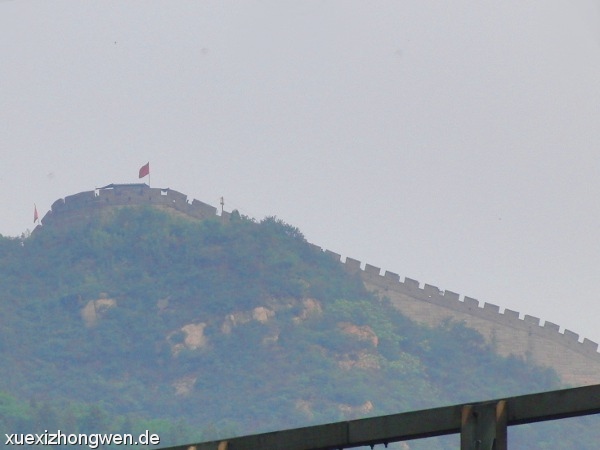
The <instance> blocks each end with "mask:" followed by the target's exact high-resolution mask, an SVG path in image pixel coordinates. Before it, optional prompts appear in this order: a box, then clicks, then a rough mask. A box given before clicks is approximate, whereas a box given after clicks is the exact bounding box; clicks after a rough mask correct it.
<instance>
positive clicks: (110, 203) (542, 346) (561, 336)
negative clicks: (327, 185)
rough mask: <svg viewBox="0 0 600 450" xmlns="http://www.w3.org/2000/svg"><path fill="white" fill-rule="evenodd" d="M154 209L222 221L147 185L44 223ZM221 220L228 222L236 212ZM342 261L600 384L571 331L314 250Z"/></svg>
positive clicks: (413, 305)
mask: <svg viewBox="0 0 600 450" xmlns="http://www.w3.org/2000/svg"><path fill="white" fill-rule="evenodd" d="M141 205H146V206H147V205H151V206H156V207H159V208H169V209H174V210H175V211H178V212H179V213H182V214H185V215H187V216H189V217H192V218H196V219H200V220H202V219H208V218H210V217H215V216H218V211H217V208H215V207H214V206H210V205H208V204H206V203H203V202H201V201H198V200H195V199H194V200H192V201H190V200H188V197H187V196H186V195H184V194H182V193H180V192H177V191H174V190H172V189H161V188H150V187H149V186H147V185H146V184H130V185H128V184H111V185H108V186H105V187H103V188H98V189H95V190H94V191H87V192H81V193H79V194H75V195H71V196H68V197H65V198H64V199H59V200H57V201H56V202H54V203H53V204H52V207H51V211H49V212H48V213H47V214H46V215H45V216H44V218H43V219H42V224H43V226H47V225H51V224H53V223H56V222H60V223H69V222H71V221H76V220H78V219H79V218H81V217H89V216H90V215H93V214H94V213H95V212H98V211H101V210H102V209H103V208H106V207H120V206H141ZM220 217H221V218H222V219H223V220H228V219H229V217H230V213H228V212H225V211H224V212H223V213H222V214H221V215H220ZM313 247H315V248H316V249H318V250H319V251H325V253H327V254H329V255H330V256H331V257H333V258H335V259H337V260H338V261H340V263H342V264H343V265H344V267H345V268H346V269H347V270H348V271H350V272H353V273H357V274H359V275H360V277H361V278H362V280H363V282H364V284H365V286H366V287H367V289H369V290H370V291H372V292H374V293H376V294H377V295H379V296H381V297H385V298H388V299H389V300H390V301H391V302H392V303H393V304H394V306H395V307H397V308H398V309H399V310H400V311H401V312H402V313H403V314H404V315H406V316H408V317H409V318H411V319H413V320H415V321H416V322H419V323H422V324H425V325H428V326H437V325H439V324H441V323H443V322H444V321H447V320H450V321H458V322H463V323H464V324H465V325H466V326H468V327H471V328H474V329H475V330H477V331H478V332H480V333H481V334H482V335H483V336H484V338H485V339H486V341H487V342H488V343H490V344H491V345H492V346H493V348H494V349H495V350H496V351H497V352H498V353H499V354H501V355H504V356H507V355H515V356H517V357H521V358H525V359H527V360H529V361H531V362H533V363H535V364H537V365H541V366H545V367H551V368H553V369H554V370H555V371H556V372H557V373H558V375H559V376H560V377H561V379H562V381H563V382H564V383H565V384H567V385H571V386H576V385H588V384H595V383H600V353H598V344H596V343H595V342H592V341H590V340H589V339H583V341H582V342H580V341H579V335H578V334H576V333H574V332H572V331H570V330H564V331H563V332H562V333H561V331H560V327H559V325H556V324H554V323H551V322H544V323H543V324H542V323H541V320H540V319H539V318H537V317H533V316H530V315H524V316H523V318H521V315H520V314H519V313H518V312H517V311H511V310H509V309H504V310H503V311H501V310H500V307H498V306H496V305H492V304H490V303H483V305H481V304H480V303H479V301H478V300H476V299H473V298H470V297H466V296H464V297H462V298H461V297H460V295H459V294H456V293H454V292H450V291H441V290H440V289H438V288H437V287H435V286H431V285H428V284H425V285H424V286H423V287H420V285H419V282H418V281H415V280H412V279H410V278H404V280H403V281H402V280H401V279H400V276H399V275H398V274H395V273H392V272H388V271H385V272H384V273H383V274H382V273H381V272H382V271H381V269H380V268H378V267H375V266H372V265H370V264H365V265H364V266H362V264H361V262H360V261H357V260H355V259H352V258H349V257H346V258H345V260H344V261H342V257H341V256H340V255H339V254H337V253H334V252H331V251H329V250H323V249H321V247H318V246H316V245H313Z"/></svg>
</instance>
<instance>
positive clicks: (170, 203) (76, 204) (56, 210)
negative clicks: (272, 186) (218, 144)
mask: <svg viewBox="0 0 600 450" xmlns="http://www.w3.org/2000/svg"><path fill="white" fill-rule="evenodd" d="M147 205H155V206H157V207H163V208H171V209H174V210H176V211H179V212H181V213H183V214H186V215H188V216H190V217H194V218H197V219H208V218H210V217H215V216H217V208H215V207H214V206H211V205H207V204H206V203H203V202H201V201H199V200H195V199H194V200H192V201H190V200H188V197H187V196H186V195H185V194H182V193H181V192H177V191H174V190H173V189H169V188H151V187H149V186H148V185H147V184H109V185H108V186H104V187H102V188H98V189H95V190H93V191H86V192H80V193H79V194H75V195H69V196H68V197H65V198H64V199H58V200H57V201H55V202H54V203H53V204H52V207H51V210H50V211H49V212H48V213H47V214H46V215H45V216H44V217H43V219H42V225H44V226H46V225H50V224H52V223H55V222H58V221H60V222H61V223H70V222H73V221H76V220H78V219H80V218H82V217H89V216H90V215H93V214H94V212H96V211H98V210H100V209H102V208H106V207H115V206H117V207H118V206H147ZM222 218H223V219H228V218H229V213H228V212H225V211H224V212H223V214H222Z"/></svg>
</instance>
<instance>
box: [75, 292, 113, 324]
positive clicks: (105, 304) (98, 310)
mask: <svg viewBox="0 0 600 450" xmlns="http://www.w3.org/2000/svg"><path fill="white" fill-rule="evenodd" d="M115 306H117V302H116V300H114V299H112V298H106V295H105V294H101V295H100V298H98V299H96V300H90V301H89V302H87V304H86V305H85V306H84V307H83V308H82V309H81V318H82V319H83V321H84V322H85V325H86V326H87V327H88V328H91V327H94V326H96V324H97V323H98V320H99V319H100V318H102V316H103V315H104V313H106V311H108V310H109V309H111V308H114V307H115Z"/></svg>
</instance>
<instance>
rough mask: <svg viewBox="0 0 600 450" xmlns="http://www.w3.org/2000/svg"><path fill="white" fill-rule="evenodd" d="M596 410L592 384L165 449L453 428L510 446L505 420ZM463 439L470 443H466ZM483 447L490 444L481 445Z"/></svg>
mask: <svg viewBox="0 0 600 450" xmlns="http://www.w3.org/2000/svg"><path fill="white" fill-rule="evenodd" d="M490 405H491V406H490ZM473 412H475V413H477V414H478V417H484V419H483V420H479V421H474V420H473V417H470V416H469V415H470V414H471V415H472V414H473ZM598 413H600V385H594V386H584V387H579V388H572V389H563V390H559V391H551V392H543V393H539V394H528V395H521V396H518V397H510V398H507V399H498V400H492V401H486V402H479V403H472V404H467V405H453V406H445V407H441V408H433V409H426V410H422V411H413V412H407V413H400V414H392V415H388V416H381V417H372V418H368V419H359V420H351V421H347V422H337V423H330V424H326V425H316V426H312V427H305V428H296V429H292V430H283V431H275V432H272V433H263V434H256V435H250V436H243V437H237V438H232V439H226V440H219V441H213V442H204V443H198V444H188V445H178V446H175V447H169V448H168V449H167V448H165V449H163V450H333V449H336V450H338V449H346V448H354V447H361V446H365V445H377V444H387V443H391V442H398V441H407V440H412V439H421V438H426V437H433V436H443V435H447V434H455V433H461V450H464V449H469V450H471V448H475V449H476V448H477V447H476V446H475V447H473V445H480V446H481V445H488V446H489V444H490V443H491V445H492V447H489V449H494V450H506V448H507V443H506V427H507V426H511V425H521V424H526V423H533V422H541V421H546V420H556V419H564V418H567V417H576V416H584V415H590V414H598ZM465 415H466V417H465ZM463 436H464V437H463ZM463 439H464V440H465V442H470V444H467V443H465V444H464V445H463V443H462V442H463ZM466 445H471V447H468V446H466ZM493 445H495V446H496V447H493ZM465 446H466V447H465ZM484 449H485V450H488V448H486V447H481V450H484Z"/></svg>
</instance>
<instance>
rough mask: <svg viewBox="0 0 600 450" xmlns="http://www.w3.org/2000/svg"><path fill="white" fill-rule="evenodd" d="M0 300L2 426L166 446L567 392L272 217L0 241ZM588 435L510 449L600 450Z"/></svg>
mask: <svg viewBox="0 0 600 450" xmlns="http://www.w3.org/2000/svg"><path fill="white" fill-rule="evenodd" d="M0 292H1V293H2V294H1V301H0V314H1V316H0V317H1V319H0V324H1V326H0V354H1V356H2V360H3V362H4V363H3V364H2V365H1V366H0V391H4V394H2V396H0V426H1V428H2V429H3V430H9V431H7V432H41V431H43V430H44V429H47V430H52V429H57V428H60V429H61V430H65V431H66V432H69V433H71V432H73V433H74V432H105V433H116V432H124V433H129V432H135V433H137V432H141V431H143V430H145V429H149V430H150V431H151V432H153V433H159V434H160V436H161V439H162V441H161V446H166V445H174V444H181V443H185V442H190V441H194V440H196V441H197V440H208V439H213V438H216V437H217V436H223V435H231V434H247V433H254V432H262V431H267V430H275V429H281V428H289V427H298V426H304V425H309V424H317V423H325V422H331V421H338V420H344V419H348V418H357V417H365V416H374V415H382V414H388V413H397V412H402V411H408V410H414V409H421V408H427V407H434V406H441V405H445V404H451V403H458V402H467V401H478V400H483V399H487V398H495V397H504V396H512V395H517V394H522V393H529V392H538V391H543V390H550V389H556V388H558V387H560V386H559V382H558V378H557V376H556V374H554V373H553V372H552V371H550V370H547V369H542V368H539V367H535V366H532V365H530V364H527V363H526V362H525V361H523V360H521V359H517V358H503V357H499V356H497V355H496V354H495V353H494V352H493V351H492V349H491V348H490V347H489V346H488V345H487V344H486V343H485V341H484V339H483V338H482V337H481V335H479V334H478V333H477V332H475V331H474V330H471V329H469V328H466V327H464V326H463V325H461V324H458V323H446V324H445V325H444V326H442V327H439V328H436V329H430V328H427V327H424V326H421V325H418V324H416V323H414V322H411V321H410V320H409V319H407V318H406V317H404V316H402V315H401V314H400V313H399V312H398V311H396V310H395V309H394V308H393V307H391V306H390V305H389V304H388V303H387V302H386V301H385V300H383V301H382V300H378V299H376V298H374V297H373V296H372V295H371V294H369V293H368V292H367V291H366V290H365V288H364V286H363V285H362V283H361V281H360V279H359V278H358V277H357V276H355V275H351V274H349V273H347V272H345V271H344V269H343V267H342V265H341V264H339V263H338V262H336V261H334V260H332V259H331V258H330V257H329V256H328V255H326V254H324V253H323V252H321V251H318V250H317V249H315V248H314V247H313V246H311V245H309V244H308V243H307V242H306V240H305V239H304V237H303V235H302V233H301V232H300V231H299V230H298V229H297V228H295V227H293V226H291V225H288V224H286V223H284V222H282V221H280V220H277V219H276V218H266V219H264V220H263V221H261V222H255V221H253V220H250V219H248V218H245V217H240V216H239V214H236V213H234V214H232V215H231V218H230V220H227V221H222V220H221V219H220V218H219V217H215V218H213V219H208V220H202V221H199V220H192V219H189V218H186V217H185V216H184V215H182V214H171V213H169V212H168V211H165V210H158V209H153V208H151V207H139V206H138V207H130V208H129V207H121V208H113V209H105V210H104V211H103V212H102V214H100V215H94V216H93V217H92V216H90V218H89V219H88V220H80V221H77V222H74V223H72V224H70V225H69V226H61V224H60V223H56V224H52V226H44V227H41V228H39V229H37V230H36V231H35V232H34V233H33V234H32V235H31V236H29V237H27V238H26V239H16V238H6V237H3V238H1V239H0ZM586 423H588V422H585V421H577V422H576V423H574V425H572V426H571V428H567V430H569V431H568V432H565V431H564V430H565V427H564V426H563V427H557V426H556V424H554V427H553V430H554V431H553V432H549V431H547V428H542V427H536V428H532V430H531V431H530V432H528V433H525V434H524V436H523V437H519V436H518V433H517V436H516V437H515V439H517V442H519V445H518V447H515V448H522V449H527V448H532V449H533V448H536V449H537V448H565V449H568V448H578V449H580V448H594V447H593V442H597V441H598V440H599V439H598V438H599V436H598V432H596V431H594V430H587V431H586V430H585V428H586V426H585V424H586ZM595 428H596V429H597V427H595ZM536 430H538V431H536ZM541 430H544V431H543V432H542V431H541ZM569 435H570V436H577V438H578V440H577V442H576V441H575V440H573V439H572V438H569V437H568V436H569ZM565 436H566V437H565ZM560 439H562V440H560ZM557 442H559V443H560V445H559V446H557ZM582 442H583V443H584V445H583V446H581V444H582ZM588 443H589V444H590V445H591V446H586V445H588ZM115 448H116V447H115ZM410 448H431V449H436V448H456V443H455V442H454V441H453V440H435V441H434V442H428V443H424V444H423V443H422V444H418V443H411V444H410Z"/></svg>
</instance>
